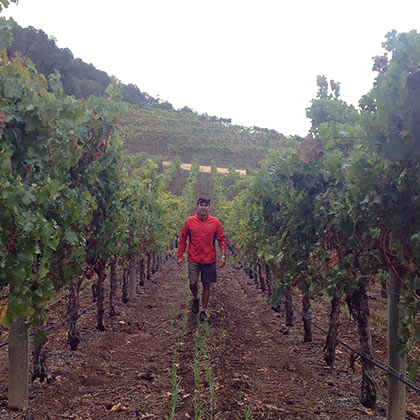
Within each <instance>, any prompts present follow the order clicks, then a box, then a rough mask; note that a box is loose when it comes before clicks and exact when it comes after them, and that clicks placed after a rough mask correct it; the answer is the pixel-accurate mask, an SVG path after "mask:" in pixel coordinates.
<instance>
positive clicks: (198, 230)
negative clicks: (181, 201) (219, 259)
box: [177, 214, 226, 264]
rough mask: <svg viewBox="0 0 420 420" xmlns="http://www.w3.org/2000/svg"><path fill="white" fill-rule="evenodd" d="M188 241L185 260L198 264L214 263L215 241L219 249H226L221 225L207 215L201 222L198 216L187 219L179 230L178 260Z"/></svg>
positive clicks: (217, 220)
mask: <svg viewBox="0 0 420 420" xmlns="http://www.w3.org/2000/svg"><path fill="white" fill-rule="evenodd" d="M187 238H188V239H189V243H188V251H187V260H188V261H189V262H195V263H200V264H211V263H214V262H215V261H216V239H217V242H218V243H219V248H220V249H225V248H226V238H225V234H224V233H223V229H222V224H221V223H220V220H219V219H217V218H216V217H213V216H210V215H208V216H207V218H206V219H205V220H204V221H202V220H201V219H200V218H199V217H198V215H197V214H196V215H195V216H191V217H189V218H188V219H187V220H186V222H185V224H184V227H183V228H182V229H181V233H180V235H179V244H178V253H177V257H178V259H182V258H183V256H184V252H185V248H186V247H187Z"/></svg>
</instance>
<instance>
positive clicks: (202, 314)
mask: <svg viewBox="0 0 420 420" xmlns="http://www.w3.org/2000/svg"><path fill="white" fill-rule="evenodd" d="M206 318H207V315H206V311H204V310H203V311H201V312H200V321H201V322H204V321H205V320H206Z"/></svg>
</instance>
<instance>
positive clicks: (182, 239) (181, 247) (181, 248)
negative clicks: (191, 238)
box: [176, 222, 188, 266]
mask: <svg viewBox="0 0 420 420" xmlns="http://www.w3.org/2000/svg"><path fill="white" fill-rule="evenodd" d="M187 235H188V226H187V222H185V223H184V227H183V228H182V229H181V232H180V233H179V242H178V252H177V254H176V257H177V260H178V265H179V266H182V263H183V262H184V252H185V249H186V248H187Z"/></svg>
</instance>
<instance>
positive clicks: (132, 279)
mask: <svg viewBox="0 0 420 420" xmlns="http://www.w3.org/2000/svg"><path fill="white" fill-rule="evenodd" d="M136 289H137V265H136V261H135V260H134V259H132V260H131V261H130V275H129V280H128V298H129V299H135V298H136Z"/></svg>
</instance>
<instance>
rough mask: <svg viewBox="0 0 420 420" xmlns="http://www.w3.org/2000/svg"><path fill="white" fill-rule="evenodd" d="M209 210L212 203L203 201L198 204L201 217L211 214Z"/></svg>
mask: <svg viewBox="0 0 420 420" xmlns="http://www.w3.org/2000/svg"><path fill="white" fill-rule="evenodd" d="M209 210H210V205H209V204H207V203H205V202H203V201H202V202H201V203H199V204H197V213H198V215H199V216H200V217H201V218H205V217H207V215H208V214H209Z"/></svg>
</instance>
